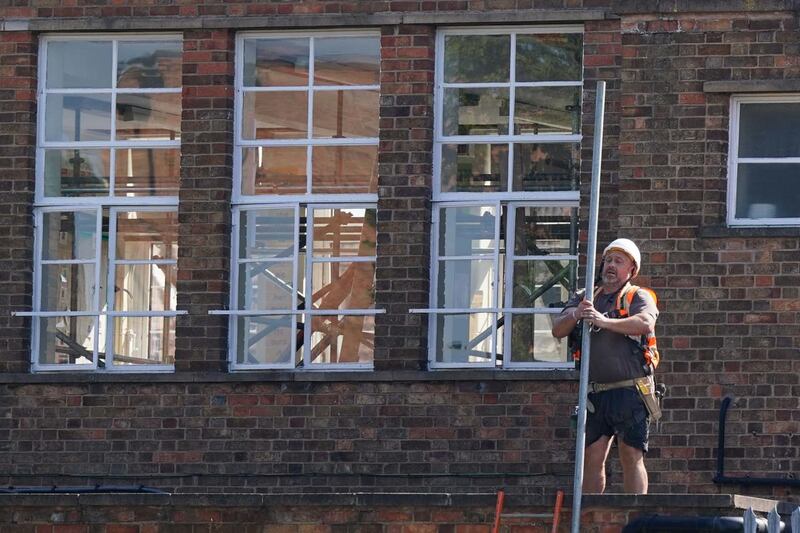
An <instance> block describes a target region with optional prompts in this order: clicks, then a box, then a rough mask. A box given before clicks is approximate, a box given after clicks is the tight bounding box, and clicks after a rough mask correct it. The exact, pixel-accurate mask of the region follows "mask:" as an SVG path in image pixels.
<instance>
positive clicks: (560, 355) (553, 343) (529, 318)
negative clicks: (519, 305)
mask: <svg viewBox="0 0 800 533" xmlns="http://www.w3.org/2000/svg"><path fill="white" fill-rule="evenodd" d="M557 316H558V315H550V314H546V315H545V314H535V315H527V314H526V315H512V316H509V315H506V319H507V320H509V319H510V320H511V360H512V362H514V363H534V362H548V363H565V362H567V361H570V360H571V358H570V357H569V355H568V354H567V342H566V340H559V339H556V338H555V337H553V334H552V333H551V331H550V330H551V328H552V327H553V320H554V319H555V317H557Z"/></svg>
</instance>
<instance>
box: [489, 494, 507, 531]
mask: <svg viewBox="0 0 800 533" xmlns="http://www.w3.org/2000/svg"><path fill="white" fill-rule="evenodd" d="M505 499H506V493H505V492H504V491H502V490H498V491H497V505H495V508H494V527H493V528H492V533H497V532H498V531H499V529H500V515H501V514H503V502H504V501H505Z"/></svg>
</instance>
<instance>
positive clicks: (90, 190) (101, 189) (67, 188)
mask: <svg viewBox="0 0 800 533" xmlns="http://www.w3.org/2000/svg"><path fill="white" fill-rule="evenodd" d="M109 161H110V152H109V151H108V150H89V149H84V150H45V151H44V195H45V196H51V197H52V196H62V197H63V196H106V195H108V184H109V181H110V173H109V164H110V163H109Z"/></svg>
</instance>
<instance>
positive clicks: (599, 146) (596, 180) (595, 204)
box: [572, 81, 606, 533]
mask: <svg viewBox="0 0 800 533" xmlns="http://www.w3.org/2000/svg"><path fill="white" fill-rule="evenodd" d="M605 107H606V82H604V81H598V82H597V92H596V93H595V109H594V146H593V147H592V188H591V193H590V195H589V244H588V246H587V249H586V293H585V297H586V299H587V300H589V301H592V299H593V298H594V268H595V267H594V262H595V256H596V255H597V214H598V212H599V210H600V163H601V161H602V152H603V115H604V113H605ZM582 328H583V331H582V333H583V335H581V380H580V390H579V392H578V431H577V436H576V437H575V476H574V483H573V487H572V494H573V496H572V533H580V527H581V497H582V496H583V460H584V456H583V455H584V446H585V444H586V396H587V394H588V392H589V357H590V355H591V354H590V353H589V348H590V342H589V341H590V340H591V339H590V337H589V335H590V331H589V324H588V323H587V322H586V321H585V320H584V321H583V325H582Z"/></svg>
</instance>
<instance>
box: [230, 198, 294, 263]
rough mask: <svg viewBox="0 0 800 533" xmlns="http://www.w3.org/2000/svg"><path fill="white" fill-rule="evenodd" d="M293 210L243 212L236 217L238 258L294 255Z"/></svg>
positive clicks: (289, 256) (287, 256)
mask: <svg viewBox="0 0 800 533" xmlns="http://www.w3.org/2000/svg"><path fill="white" fill-rule="evenodd" d="M294 224H295V214H294V209H289V208H276V209H259V210H254V209H253V210H247V211H242V212H241V213H240V217H239V236H240V241H239V242H240V243H241V244H240V245H239V258H241V259H258V258H267V257H271V258H278V257H285V258H291V257H292V256H293V255H294V247H295V236H294Z"/></svg>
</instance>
